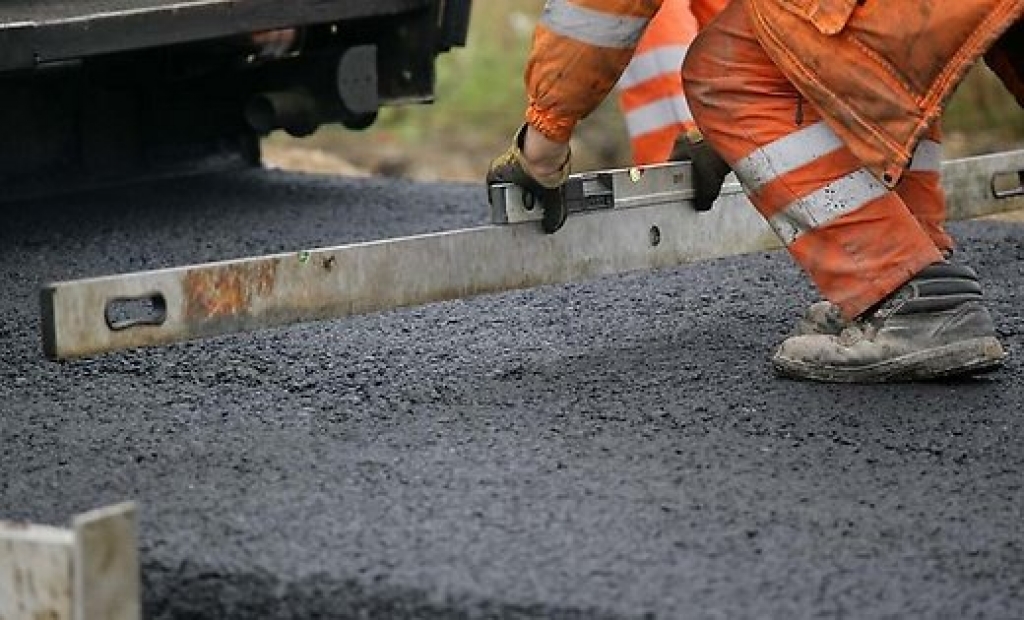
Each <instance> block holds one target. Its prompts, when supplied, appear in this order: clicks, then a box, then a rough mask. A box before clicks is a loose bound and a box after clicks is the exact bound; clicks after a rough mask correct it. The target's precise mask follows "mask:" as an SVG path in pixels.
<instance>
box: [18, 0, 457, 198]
mask: <svg viewBox="0 0 1024 620" xmlns="http://www.w3.org/2000/svg"><path fill="white" fill-rule="evenodd" d="M470 12H471V0H5V1H4V2H2V3H0V183H2V184H3V187H4V190H3V191H2V192H0V200H4V199H10V198H17V197H20V196H24V195H25V194H31V193H37V192H46V191H52V190H53V189H54V188H73V187H80V186H82V185H93V184H97V183H107V182H117V181H121V180H126V179H134V178H139V177H149V176H152V175H162V174H169V173H176V172H182V171H187V170H195V169H197V168H201V169H206V168H209V167H221V166H225V165H259V163H260V142H261V139H262V138H263V137H264V136H266V135H268V134H269V133H271V132H274V131H278V130H280V131H284V132H287V133H288V134H290V135H292V136H298V137H302V136H307V135H309V134H311V133H313V132H315V131H316V130H317V129H318V128H319V127H321V126H323V125H326V124H337V125H341V126H344V127H347V128H350V129H353V130H358V129H364V128H366V127H369V126H371V125H373V124H374V122H375V121H376V119H377V115H378V112H379V110H380V109H381V108H382V107H384V106H393V105H406V104H417V103H429V102H431V101H433V100H434V97H435V92H434V91H435V75H436V61H437V58H438V57H439V56H440V55H441V54H443V53H446V52H449V51H451V50H452V48H454V47H462V46H464V45H465V43H466V36H467V31H468V27H469V19H470Z"/></svg>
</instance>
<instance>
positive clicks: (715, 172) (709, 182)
mask: <svg viewBox="0 0 1024 620" xmlns="http://www.w3.org/2000/svg"><path fill="white" fill-rule="evenodd" d="M669 159H670V160H671V161H689V162H691V163H692V164H693V193H694V195H693V208H694V209H696V210H697V211H710V210H711V207H713V206H714V203H715V200H716V199H717V198H718V195H719V194H720V193H721V192H722V183H724V182H725V177H726V176H727V175H728V174H729V172H731V171H732V169H731V168H730V167H729V164H727V163H725V160H724V159H722V158H721V157H720V156H719V155H718V153H716V152H715V149H713V148H711V145H710V144H709V143H708V141H707V140H705V139H704V134H702V133H701V131H700V130H699V129H691V130H689V131H685V132H683V133H680V134H679V137H678V138H676V143H675V146H674V147H673V148H672V154H671V155H669Z"/></svg>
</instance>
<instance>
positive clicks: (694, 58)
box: [683, 0, 1002, 380]
mask: <svg viewBox="0 0 1024 620" xmlns="http://www.w3.org/2000/svg"><path fill="white" fill-rule="evenodd" d="M683 74H684V84H685V85H686V94H687V98H688V100H689V101H690V105H691V109H692V110H693V113H694V117H695V120H696V122H697V124H698V125H699V126H700V127H701V129H702V130H703V131H704V133H705V135H706V136H707V138H708V140H709V141H710V142H711V144H712V145H713V146H714V147H715V148H716V150H718V152H719V153H720V154H721V155H722V157H723V158H724V159H725V160H726V161H727V162H729V164H730V165H731V166H732V167H733V169H734V170H735V171H736V174H737V176H738V177H739V178H740V181H741V182H742V183H743V185H744V188H745V190H746V191H747V194H748V196H749V197H750V199H751V201H752V202H753V203H754V205H755V207H757V209H758V211H759V212H760V213H761V214H762V215H763V216H764V217H765V218H766V219H767V220H768V222H769V223H770V224H771V225H772V227H773V228H774V229H775V231H776V232H777V233H778V235H779V237H780V238H781V239H782V240H783V241H784V242H785V243H786V245H787V247H788V249H789V251H790V253H791V255H792V256H793V257H794V259H795V260H796V261H797V262H798V263H799V264H800V266H801V267H802V268H803V269H804V270H805V271H806V272H807V273H808V274H809V276H810V277H811V279H812V280H813V281H814V283H815V284H816V285H817V287H818V289H819V290H820V291H821V293H822V294H823V296H824V297H825V298H826V299H828V300H829V301H831V302H833V303H835V304H837V305H838V306H839V308H840V309H841V310H842V312H843V314H844V315H845V317H846V318H847V319H852V318H858V319H859V320H863V321H868V320H871V321H874V320H875V319H878V321H881V324H880V325H881V326H879V327H877V328H876V329H875V330H874V331H873V332H872V333H871V337H869V338H862V339H859V340H858V341H857V343H851V342H849V341H844V340H841V339H840V338H836V337H832V336H810V337H803V338H804V340H801V339H800V338H797V339H790V340H787V342H786V343H784V344H783V347H782V348H780V352H779V353H777V354H776V362H777V366H778V365H779V359H780V356H781V357H782V358H783V361H785V362H787V363H788V362H792V364H789V365H788V366H787V367H786V368H784V369H782V370H784V371H785V372H787V374H793V375H796V376H803V377H806V378H814V379H823V380H880V379H886V378H892V377H894V376H903V377H904V378H906V377H911V378H915V377H921V376H938V375H941V374H951V373H957V372H960V371H967V370H970V369H975V368H979V367H981V366H983V365H988V366H991V365H992V364H993V363H995V361H994V358H998V359H1001V355H1002V351H1001V349H1000V350H999V351H995V350H994V349H993V350H987V349H986V347H989V349H991V346H990V345H992V341H994V338H990V337H991V336H992V335H993V334H994V329H993V328H992V326H991V319H990V318H989V317H988V313H987V311H985V310H984V308H983V307H981V306H980V305H978V304H977V303H976V302H977V300H978V299H980V297H981V293H980V288H979V287H978V286H977V279H976V276H975V275H974V274H973V272H970V270H969V269H966V268H955V267H950V266H948V265H944V264H943V256H942V254H941V253H940V251H939V249H938V248H937V246H936V244H935V243H934V242H933V240H932V237H931V236H930V235H929V233H928V231H926V230H925V228H924V227H923V226H922V225H921V224H920V223H919V222H918V219H917V218H915V216H914V214H913V213H912V211H911V209H910V208H908V206H907V205H906V204H905V203H904V201H903V199H902V198H901V197H900V195H899V193H897V192H893V191H889V190H887V189H886V188H885V186H884V185H882V184H881V183H879V182H878V181H877V180H876V179H875V178H874V177H873V176H872V175H871V174H870V173H869V172H868V171H867V170H865V169H864V168H863V166H862V165H861V163H860V162H859V161H858V160H857V159H856V158H855V157H854V156H853V154H852V153H851V152H850V151H849V149H848V148H846V146H845V145H844V144H843V143H842V142H841V141H840V140H839V138H838V137H837V136H836V134H835V133H834V132H833V131H832V130H831V129H830V128H829V127H828V126H827V125H826V124H825V123H823V122H822V121H821V117H820V115H819V114H818V113H817V111H816V110H815V109H814V108H813V107H812V106H810V105H809V104H808V103H807V102H806V101H803V100H802V99H801V97H800V96H799V94H798V93H797V91H796V90H795V89H794V88H793V86H792V85H791V84H790V83H789V81H788V80H787V79H786V78H785V76H783V75H782V74H781V72H779V70H778V69H777V68H776V67H775V66H774V64H773V63H772V62H771V61H770V59H769V58H768V57H767V56H766V55H765V53H764V51H763V50H762V49H761V47H760V45H759V43H758V42H757V40H756V38H755V37H754V35H753V34H752V32H751V30H750V27H749V24H748V22H747V15H746V5H745V2H744V1H743V0H736V1H734V2H732V3H731V4H729V5H728V6H727V7H726V8H725V10H724V11H723V12H722V13H721V14H720V15H719V16H718V18H716V19H715V20H713V21H712V22H711V23H710V24H709V25H708V27H707V28H706V29H705V30H704V31H702V33H701V34H700V35H698V37H697V39H696V40H695V41H694V43H693V45H692V46H691V50H690V54H689V56H688V58H687V61H686V62H685V63H684V72H683ZM933 265H936V266H937V268H940V269H939V271H936V267H931V266H933ZM915 278H916V279H915ZM908 282H909V284H908ZM904 285H907V286H904ZM908 287H910V288H909V289H908ZM897 289H899V290H900V292H901V293H900V295H899V296H891V294H892V293H893V292H894V291H897ZM908 295H909V296H910V298H911V301H914V303H913V304H911V303H909V302H907V303H901V304H899V305H898V307H895V308H893V307H890V305H891V304H892V303H895V302H893V300H894V299H904V297H906V296H908ZM918 299H920V301H921V303H917V301H915V300H918ZM910 313H913V316H912V317H911V320H912V323H913V324H912V325H911V327H912V328H906V326H903V328H901V329H898V330H897V329H895V325H896V323H898V322H900V321H904V319H905V318H906V315H908V314H910ZM941 313H947V316H945V317H944V318H943V316H940V314H941ZM949 313H953V314H954V315H955V314H957V313H963V314H964V316H963V317H959V318H958V317H957V316H952V315H948V314H949ZM928 321H931V322H932V323H935V322H939V323H941V325H931V324H929V325H927V326H924V327H938V330H937V331H936V330H932V331H928V329H923V328H922V325H924V323H923V322H928ZM943 321H945V323H942V322H943ZM886 325H890V326H893V327H894V329H886ZM865 326H866V324H865ZM943 326H945V327H943ZM922 329H923V331H922ZM808 338H809V340H806V339H808ZM901 338H902V340H901ZM893 339H895V341H894V340H893ZM950 342H953V343H954V344H953V345H952V346H953V349H955V351H953V353H954V354H953V355H951V354H950V352H949V351H948V350H947V348H946V345H948V344H949V343H950ZM995 346H996V347H998V342H995ZM922 352H924V353H923V354H922ZM989 353H991V355H989ZM911 358H912V359H911ZM937 358H941V360H940V362H936V363H932V362H934V361H935V360H936V359H937ZM922 360H925V361H926V362H927V363H924V366H922ZM879 365H881V366H882V367H883V370H885V369H889V370H892V369H891V368H889V367H890V366H893V365H895V372H891V373H890V374H888V375H885V374H879V372H881V371H879V370H878V367H879ZM901 373H902V375H901Z"/></svg>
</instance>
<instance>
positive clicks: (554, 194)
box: [487, 124, 571, 234]
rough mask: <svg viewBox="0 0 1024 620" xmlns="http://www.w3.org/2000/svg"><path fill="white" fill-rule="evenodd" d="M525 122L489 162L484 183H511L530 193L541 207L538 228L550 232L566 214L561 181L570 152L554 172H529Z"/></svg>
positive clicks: (559, 223) (566, 167)
mask: <svg viewBox="0 0 1024 620" xmlns="http://www.w3.org/2000/svg"><path fill="white" fill-rule="evenodd" d="M526 132H527V126H526V125H525V124H524V125H523V126H522V127H520V128H519V130H518V131H516V135H515V139H514V140H513V141H512V146H510V147H509V148H508V150H507V151H505V152H504V153H503V154H501V155H500V156H498V157H497V158H495V159H494V161H492V162H491V165H490V168H489V169H488V170H487V184H488V185H494V184H496V183H513V184H515V185H518V186H519V187H522V188H523V189H524V190H526V191H527V192H529V193H530V194H532V195H533V197H534V200H535V201H536V202H538V203H539V204H540V205H541V208H542V209H543V210H544V218H543V219H542V220H541V228H542V229H543V230H544V232H546V233H549V234H550V233H553V232H555V231H556V230H558V229H559V228H561V227H562V224H564V223H565V218H566V217H567V215H568V211H567V207H566V203H565V181H566V179H568V178H569V161H570V159H571V153H569V154H567V155H566V159H565V163H563V164H562V166H561V168H559V169H558V170H557V171H556V172H554V173H552V174H550V175H545V176H542V177H539V176H536V175H534V174H531V173H530V172H529V171H528V169H527V163H526V157H525V156H524V155H523V150H524V149H525V140H526Z"/></svg>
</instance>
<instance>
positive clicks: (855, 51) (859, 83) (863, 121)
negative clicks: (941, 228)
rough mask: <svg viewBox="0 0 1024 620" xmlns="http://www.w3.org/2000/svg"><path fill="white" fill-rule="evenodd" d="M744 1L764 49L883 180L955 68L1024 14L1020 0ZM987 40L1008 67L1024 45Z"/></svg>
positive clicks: (893, 175)
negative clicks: (907, 0)
mask: <svg viewBox="0 0 1024 620" xmlns="http://www.w3.org/2000/svg"><path fill="white" fill-rule="evenodd" d="M747 4H748V7H749V15H750V20H751V24H752V26H753V28H754V30H755V32H756V34H757V38H758V41H760V43H761V46H762V47H763V48H764V50H765V52H766V53H767V54H768V56H769V57H770V58H771V59H772V60H773V61H774V62H775V64H776V66H778V67H779V69H780V70H781V71H782V73H783V74H784V75H785V76H786V77H787V78H789V80H790V82H792V83H793V85H794V86H795V87H796V88H797V90H799V91H800V92H801V93H802V94H803V95H804V96H805V97H807V99H809V100H810V101H811V102H813V103H814V104H815V105H816V107H817V108H818V109H819V110H820V111H821V113H822V115H823V116H824V118H825V120H826V122H828V123H829V125H831V126H832V128H833V129H834V130H835V131H836V133H838V134H839V136H840V137H841V138H842V139H843V141H844V142H845V143H846V144H847V146H849V148H850V150H852V151H853V152H854V154H855V155H857V157H858V159H860V160H861V161H862V162H863V163H864V165H865V167H867V168H868V169H869V170H871V172H872V173H874V175H875V176H876V177H878V178H879V179H880V180H882V182H884V183H885V184H886V185H888V186H889V187H893V186H895V185H896V183H897V182H898V181H899V179H900V176H901V175H902V173H903V170H904V169H905V167H906V165H907V163H908V162H909V161H910V158H911V157H912V155H913V151H914V147H915V146H916V144H917V143H918V141H919V140H920V138H921V136H922V135H923V134H924V132H925V131H927V130H928V127H929V126H930V125H932V123H934V122H935V121H936V120H937V119H938V118H939V116H940V115H941V114H942V109H943V105H944V104H945V102H946V100H947V99H948V98H949V96H950V95H951V94H952V93H953V91H954V90H955V88H956V86H957V85H958V84H959V83H960V80H961V79H962V78H963V76H964V74H965V73H966V72H967V71H968V70H969V69H970V67H971V66H972V65H973V64H974V63H975V61H977V60H978V59H979V58H980V57H981V56H982V54H985V53H986V51H987V50H989V49H990V48H993V47H994V43H995V42H996V40H997V39H998V38H999V37H1000V35H1002V34H1003V33H1004V32H1006V31H1007V30H1008V29H1009V28H1010V27H1011V26H1012V25H1013V24H1014V23H1015V22H1017V21H1018V20H1019V19H1020V17H1021V15H1022V14H1024V0H927V1H920V2H905V1H901V2H892V1H885V0H867V1H865V0H747ZM995 47H996V49H994V50H993V58H994V57H996V56H999V57H1001V58H1003V59H1004V60H1006V61H1007V62H1008V63H1009V64H1010V65H1011V66H1012V62H1011V59H1012V57H1013V55H1014V54H1016V55H1018V56H1019V55H1020V54H1022V53H1024V49H1022V48H1021V47H1020V46H1019V45H1017V46H1011V45H999V46H995ZM1014 48H1015V49H1014ZM1011 50H1012V52H1011ZM1020 60H1021V58H1019V57H1018V58H1017V60H1016V62H1017V63H1018V65H1017V66H1019V62H1020ZM1006 69H1007V67H1006V66H1004V67H1003V72H1002V74H1001V77H1003V79H1004V83H1006V85H1007V87H1008V88H1010V89H1011V90H1012V89H1014V88H1017V89H1019V88H1020V79H1019V76H1017V78H1016V79H1015V76H1014V75H1013V72H1012V71H1011V72H1007V71H1006ZM1015 94H1016V95H1018V98H1019V96H1020V95H1021V93H1020V92H1017V93H1015Z"/></svg>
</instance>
